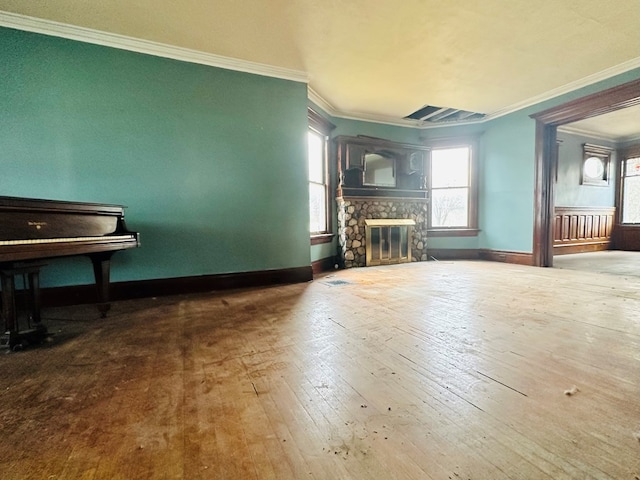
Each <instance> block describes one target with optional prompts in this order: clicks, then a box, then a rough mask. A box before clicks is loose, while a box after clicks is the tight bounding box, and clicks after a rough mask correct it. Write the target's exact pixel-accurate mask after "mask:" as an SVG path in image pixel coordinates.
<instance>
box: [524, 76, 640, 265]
mask: <svg viewBox="0 0 640 480" xmlns="http://www.w3.org/2000/svg"><path fill="white" fill-rule="evenodd" d="M636 105H640V79H637V80H633V81H631V82H628V83H625V84H622V85H619V86H617V87H613V88H610V89H607V90H604V91H601V92H598V93H595V94H592V95H588V96H585V97H582V98H579V99H576V100H573V101H571V102H567V103H564V104H562V105H559V106H557V107H553V108H551V109H548V110H544V111H542V112H539V113H536V114H534V115H531V117H532V118H533V119H535V121H536V146H535V190H534V229H533V264H534V265H535V266H539V267H551V266H553V238H554V235H553V232H554V225H553V220H554V198H555V175H556V158H557V151H556V140H557V128H558V126H560V125H565V124H568V123H572V122H576V121H579V120H584V119H587V118H591V117H596V116H598V115H602V114H606V113H610V112H614V111H617V110H620V109H623V108H627V107H632V106H636Z"/></svg>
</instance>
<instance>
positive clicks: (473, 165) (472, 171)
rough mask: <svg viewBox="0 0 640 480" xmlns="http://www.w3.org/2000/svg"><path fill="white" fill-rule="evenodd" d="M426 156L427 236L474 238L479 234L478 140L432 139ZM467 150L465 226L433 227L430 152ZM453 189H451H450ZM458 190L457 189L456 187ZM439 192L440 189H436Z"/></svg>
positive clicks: (463, 138)
mask: <svg viewBox="0 0 640 480" xmlns="http://www.w3.org/2000/svg"><path fill="white" fill-rule="evenodd" d="M426 145H427V146H428V147H429V154H428V155H427V190H428V192H429V204H428V208H427V210H428V212H427V219H426V221H427V235H429V236H432V237H474V236H477V235H478V233H479V232H480V230H479V228H478V140H477V138H475V137H456V138H446V139H434V140H431V141H428V142H427V143H426ZM463 147H466V148H468V149H469V181H468V186H467V187H466V188H468V189H469V190H468V195H467V202H468V203H467V225H466V226H464V227H457V226H456V227H433V226H432V225H431V216H432V210H431V209H432V199H433V190H434V188H433V186H432V183H431V181H432V168H431V167H432V152H433V151H434V150H444V149H454V148H463ZM452 188H453V187H452ZM456 188H458V187H456ZM437 189H438V190H440V188H437Z"/></svg>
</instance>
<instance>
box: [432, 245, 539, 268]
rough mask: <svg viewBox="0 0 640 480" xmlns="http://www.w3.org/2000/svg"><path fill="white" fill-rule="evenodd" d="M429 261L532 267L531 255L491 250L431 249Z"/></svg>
mask: <svg viewBox="0 0 640 480" xmlns="http://www.w3.org/2000/svg"><path fill="white" fill-rule="evenodd" d="M427 254H428V256H429V260H438V261H440V260H488V261H491V262H504V263H515V264H518V265H533V255H532V254H531V253H525V252H511V251H508V250H491V249H486V248H476V249H473V248H463V249H458V248H433V249H429V250H428V252H427Z"/></svg>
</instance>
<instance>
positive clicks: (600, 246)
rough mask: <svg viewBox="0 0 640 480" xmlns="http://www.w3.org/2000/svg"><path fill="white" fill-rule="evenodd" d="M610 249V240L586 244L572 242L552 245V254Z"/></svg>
mask: <svg viewBox="0 0 640 480" xmlns="http://www.w3.org/2000/svg"><path fill="white" fill-rule="evenodd" d="M609 249H610V242H601V243H587V244H583V245H580V244H574V245H554V247H553V254H554V255H564V254H568V253H586V252H601V251H603V250H609Z"/></svg>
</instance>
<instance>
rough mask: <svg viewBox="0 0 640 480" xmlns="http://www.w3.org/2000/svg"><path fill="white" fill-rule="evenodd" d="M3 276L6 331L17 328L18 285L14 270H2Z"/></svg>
mask: <svg viewBox="0 0 640 480" xmlns="http://www.w3.org/2000/svg"><path fill="white" fill-rule="evenodd" d="M0 277H1V278H2V319H3V320H4V332H14V331H15V330H16V285H15V281H14V279H13V278H14V277H13V272H12V271H9V270H0Z"/></svg>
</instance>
